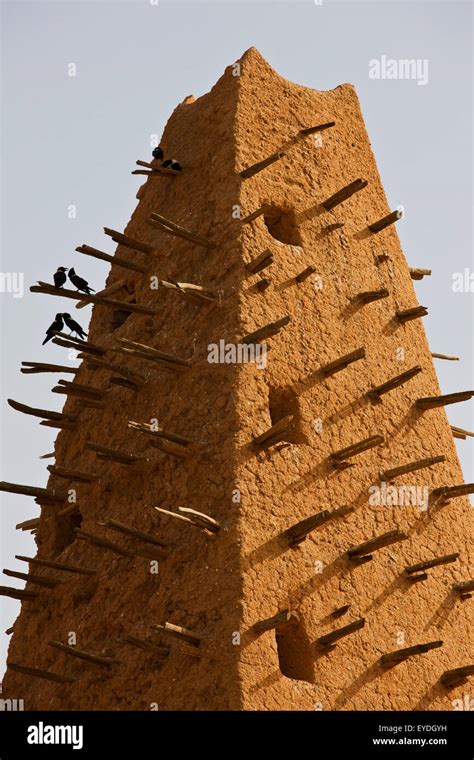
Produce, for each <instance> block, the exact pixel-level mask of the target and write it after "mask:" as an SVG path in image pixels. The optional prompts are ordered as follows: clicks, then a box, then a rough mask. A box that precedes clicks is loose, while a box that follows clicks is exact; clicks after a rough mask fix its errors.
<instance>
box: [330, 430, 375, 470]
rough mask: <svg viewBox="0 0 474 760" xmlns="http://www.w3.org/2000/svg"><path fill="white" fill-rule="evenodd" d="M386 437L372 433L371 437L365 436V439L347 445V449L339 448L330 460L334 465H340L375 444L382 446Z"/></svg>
mask: <svg viewBox="0 0 474 760" xmlns="http://www.w3.org/2000/svg"><path fill="white" fill-rule="evenodd" d="M384 441H385V439H384V437H383V436H382V435H371V436H370V437H369V438H364V440H363V441H358V442H357V443H353V444H351V445H350V446H346V448H345V449H339V451H335V452H334V453H333V454H331V455H330V456H329V461H330V463H331V464H332V465H334V466H338V465H339V464H340V463H341V462H344V461H345V460H346V459H352V457H355V456H357V455H358V454H362V453H363V452H364V451H368V450H369V449H372V448H374V446H380V445H381V444H382V443H384Z"/></svg>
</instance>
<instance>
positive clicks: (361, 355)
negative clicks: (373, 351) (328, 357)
mask: <svg viewBox="0 0 474 760" xmlns="http://www.w3.org/2000/svg"><path fill="white" fill-rule="evenodd" d="M359 359H365V348H356V350H355V351H351V353H350V354H345V356H341V357H340V358H339V359H336V360H335V361H333V362H330V363H329V364H325V365H324V366H323V367H321V368H320V370H319V371H320V372H322V373H323V375H324V376H325V377H330V376H331V375H335V374H336V372H340V371H341V370H343V369H346V367H348V366H349V364H352V363H353V362H357V361H359Z"/></svg>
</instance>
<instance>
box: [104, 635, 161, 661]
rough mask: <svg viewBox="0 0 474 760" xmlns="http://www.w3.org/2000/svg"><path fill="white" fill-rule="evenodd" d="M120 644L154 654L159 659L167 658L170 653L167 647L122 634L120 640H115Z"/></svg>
mask: <svg viewBox="0 0 474 760" xmlns="http://www.w3.org/2000/svg"><path fill="white" fill-rule="evenodd" d="M116 641H117V642H119V643H121V644H130V646H132V647H137V648H138V649H144V650H146V651H153V652H154V654H156V655H158V656H161V657H168V655H169V653H170V649H169V647H165V646H162V645H160V644H155V643H154V642H153V641H146V640H145V639H137V638H136V636H130V635H129V634H123V636H121V637H120V638H118V639H116Z"/></svg>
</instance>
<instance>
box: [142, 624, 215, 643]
mask: <svg viewBox="0 0 474 760" xmlns="http://www.w3.org/2000/svg"><path fill="white" fill-rule="evenodd" d="M152 627H153V628H156V629H157V630H158V631H161V632H162V633H166V634H168V635H169V636H173V637H174V638H176V639H181V640H182V641H187V642H190V643H191V644H196V645H198V644H200V643H201V641H205V639H206V637H205V636H202V635H201V634H199V633H194V631H190V630H189V629H188V628H182V627H181V626H180V625H173V623H165V624H164V625H153V626H152Z"/></svg>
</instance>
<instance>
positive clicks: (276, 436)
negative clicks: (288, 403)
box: [253, 414, 294, 446]
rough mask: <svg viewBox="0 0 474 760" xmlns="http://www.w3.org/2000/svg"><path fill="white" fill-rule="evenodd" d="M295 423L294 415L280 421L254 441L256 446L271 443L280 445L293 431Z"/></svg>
mask: <svg viewBox="0 0 474 760" xmlns="http://www.w3.org/2000/svg"><path fill="white" fill-rule="evenodd" d="M293 423H294V418H293V415H292V414H289V415H287V416H286V417H282V419H281V420H278V422H276V423H275V424H274V425H272V426H271V427H270V428H268V430H266V431H265V432H264V433H262V434H261V435H259V436H257V437H256V438H254V439H253V442H254V444H255V446H264V445H265V444H266V445H268V444H269V443H271V444H272V445H273V444H274V443H278V442H279V441H281V440H282V439H283V438H284V437H285V435H286V434H287V433H288V432H289V431H290V430H291V429H292V427H293Z"/></svg>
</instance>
